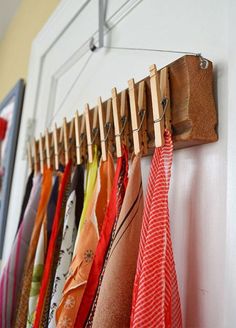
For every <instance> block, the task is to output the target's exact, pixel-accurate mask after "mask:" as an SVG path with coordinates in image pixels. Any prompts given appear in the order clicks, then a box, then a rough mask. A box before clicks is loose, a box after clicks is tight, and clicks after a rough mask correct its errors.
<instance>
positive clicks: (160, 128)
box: [150, 65, 164, 147]
mask: <svg viewBox="0 0 236 328" xmlns="http://www.w3.org/2000/svg"><path fill="white" fill-rule="evenodd" d="M150 85H151V95H152V111H153V123H154V134H155V147H161V146H163V145H164V120H163V109H162V99H161V90H160V81H159V77H158V73H157V69H156V65H152V66H150Z"/></svg>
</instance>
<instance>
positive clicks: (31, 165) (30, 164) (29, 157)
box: [27, 142, 33, 171]
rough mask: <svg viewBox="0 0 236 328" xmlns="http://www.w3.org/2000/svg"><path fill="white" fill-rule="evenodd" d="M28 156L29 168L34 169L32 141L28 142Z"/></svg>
mask: <svg viewBox="0 0 236 328" xmlns="http://www.w3.org/2000/svg"><path fill="white" fill-rule="evenodd" d="M27 157H28V164H29V168H30V170H31V171H32V170H33V160H32V152H31V145H30V142H27Z"/></svg>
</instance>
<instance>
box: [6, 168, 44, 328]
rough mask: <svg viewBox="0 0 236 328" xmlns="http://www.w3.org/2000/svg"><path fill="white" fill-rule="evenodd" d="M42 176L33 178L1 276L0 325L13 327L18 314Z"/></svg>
mask: <svg viewBox="0 0 236 328" xmlns="http://www.w3.org/2000/svg"><path fill="white" fill-rule="evenodd" d="M41 183H42V179H41V176H40V175H39V174H38V175H36V176H35V177H34V178H33V186H32V190H31V193H30V197H29V200H28V204H27V206H26V208H25V211H24V214H23V219H22V222H21V225H20V228H19V229H18V232H17V235H16V238H15V240H14V243H13V246H12V249H11V252H10V255H9V257H8V260H7V262H6V265H5V266H4V268H3V270H2V273H1V278H0V327H2V328H4V327H12V326H13V322H14V318H15V315H16V309H17V307H16V304H17V293H18V292H19V290H20V289H21V288H20V286H21V280H22V275H23V269H24V264H25V260H26V257H27V252H28V248H29V244H30V237H31V235H32V231H33V227H34V222H35V218H36V212H37V208H38V204H39V198H40V193H41Z"/></svg>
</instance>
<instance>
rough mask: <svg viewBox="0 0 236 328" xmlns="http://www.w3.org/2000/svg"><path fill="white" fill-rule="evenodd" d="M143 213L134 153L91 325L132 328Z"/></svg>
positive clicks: (105, 327)
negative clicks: (131, 319)
mask: <svg viewBox="0 0 236 328" xmlns="http://www.w3.org/2000/svg"><path fill="white" fill-rule="evenodd" d="M142 215H143V189H142V178H141V158H140V156H135V157H134V160H133V163H132V166H131V173H130V176H129V182H128V185H127V189H126V193H125V198H124V201H123V205H122V208H121V211H120V215H119V219H118V221H117V225H116V229H115V234H114V240H113V244H112V247H111V249H110V254H109V257H108V260H107V264H106V268H105V272H104V276H103V280H102V283H101V288H100V292H99V296H98V300H97V306H96V310H95V313H94V318H93V323H92V327H103V328H110V327H112V328H120V327H129V322H130V313H131V305H132V293H133V285H134V277H135V272H136V265H137V257H138V249H139V239H140V231H141V226H142ZM111 304H113V305H114V306H111ZM101 313H102V315H101Z"/></svg>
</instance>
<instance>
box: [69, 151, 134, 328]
mask: <svg viewBox="0 0 236 328" xmlns="http://www.w3.org/2000/svg"><path fill="white" fill-rule="evenodd" d="M127 176H128V152H127V149H126V147H123V155H122V157H120V158H118V160H117V166H116V172H115V177H114V180H113V185H112V191H111V196H110V201H109V205H108V207H107V211H106V214H105V218H104V223H103V226H102V231H101V235H100V239H99V242H98V246H97V249H96V253H95V256H94V260H93V264H92V267H91V270H90V274H89V278H88V281H87V285H86V289H85V292H84V295H83V299H82V302H81V305H80V308H79V311H78V314H77V318H76V323H75V327H84V325H85V323H86V321H87V319H88V317H89V316H92V315H93V313H94V310H95V307H96V300H97V296H98V294H97V291H98V290H99V287H100V285H101V281H102V278H103V274H104V271H103V270H104V267H105V263H106V260H107V259H106V254H107V252H108V249H109V245H111V244H112V240H113V238H114V234H112V231H113V228H114V227H115V226H116V223H117V219H118V217H119V214H120V210H121V206H122V203H123V199H124V195H125V191H126V186H127V182H128V177H127Z"/></svg>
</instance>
